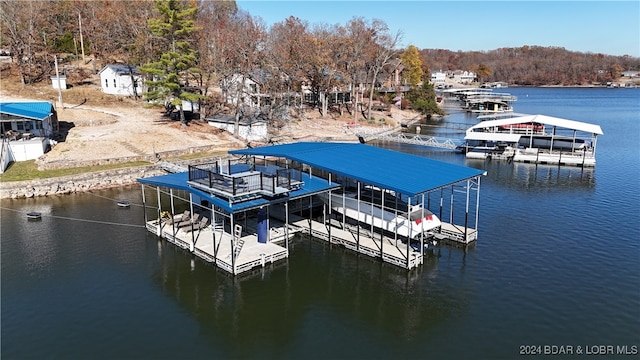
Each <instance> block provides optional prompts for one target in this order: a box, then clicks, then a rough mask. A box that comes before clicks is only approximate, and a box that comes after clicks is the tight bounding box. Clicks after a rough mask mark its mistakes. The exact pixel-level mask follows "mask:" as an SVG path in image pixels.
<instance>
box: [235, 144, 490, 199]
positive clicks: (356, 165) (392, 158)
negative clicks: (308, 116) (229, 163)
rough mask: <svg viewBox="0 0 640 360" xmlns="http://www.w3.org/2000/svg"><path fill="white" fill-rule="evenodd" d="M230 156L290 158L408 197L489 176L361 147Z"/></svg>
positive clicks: (284, 148)
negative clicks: (481, 176)
mask: <svg viewBox="0 0 640 360" xmlns="http://www.w3.org/2000/svg"><path fill="white" fill-rule="evenodd" d="M229 153H230V154H235V155H258V156H276V157H283V158H288V159H291V160H294V161H298V162H301V163H304V164H308V165H310V166H312V167H314V168H318V169H322V170H326V171H329V172H331V173H333V174H338V175H343V176H347V177H349V178H352V179H355V180H358V181H361V182H363V183H365V184H369V185H375V186H377V187H380V188H383V189H388V190H393V191H396V192H399V193H401V194H404V195H407V196H415V195H418V194H423V193H427V192H429V191H432V190H435V189H439V188H442V187H445V186H449V185H451V184H455V183H457V182H460V181H463V180H467V179H470V178H474V177H477V176H480V175H483V174H484V173H485V172H484V170H478V169H474V168H470V167H466V166H460V165H454V164H449V163H445V162H442V161H437V160H432V159H428V158H425V157H422V156H417V155H411V154H406V153H401V152H398V151H393V150H387V149H382V148H379V147H375V146H371V145H366V144H358V143H325V142H299V143H291V144H283V145H273V146H265V147H259V148H251V149H242V150H233V151H230V152H229Z"/></svg>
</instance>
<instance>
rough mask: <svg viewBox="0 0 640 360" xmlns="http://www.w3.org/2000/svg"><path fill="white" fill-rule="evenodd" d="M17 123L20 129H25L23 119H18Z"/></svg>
mask: <svg viewBox="0 0 640 360" xmlns="http://www.w3.org/2000/svg"><path fill="white" fill-rule="evenodd" d="M16 125H17V126H18V130H19V131H24V122H22V121H17V122H16Z"/></svg>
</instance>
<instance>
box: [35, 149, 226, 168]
mask: <svg viewBox="0 0 640 360" xmlns="http://www.w3.org/2000/svg"><path fill="white" fill-rule="evenodd" d="M228 149H229V148H221V147H220V145H205V146H198V147H190V148H187V149H179V150H170V151H161V152H157V153H155V154H147V155H137V156H127V157H120V158H109V159H96V160H84V161H66V160H58V161H51V162H45V161H43V160H42V159H38V160H36V164H37V165H38V170H54V169H67V168H74V167H83V166H99V165H110V164H125V163H128V162H134V161H148V162H150V163H154V162H156V161H158V160H160V159H167V158H173V157H178V156H181V155H190V154H197V153H202V152H220V154H226V152H227V150H228Z"/></svg>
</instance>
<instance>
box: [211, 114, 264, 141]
mask: <svg viewBox="0 0 640 360" xmlns="http://www.w3.org/2000/svg"><path fill="white" fill-rule="evenodd" d="M205 120H206V121H207V122H208V123H209V125H211V126H214V127H217V128H218V129H222V130H226V131H227V132H229V133H232V134H233V132H234V127H235V119H234V117H233V116H231V115H217V116H209V117H207V118H205ZM238 136H240V137H241V138H243V139H245V140H247V141H261V140H265V139H266V138H267V122H266V121H265V120H263V119H261V118H260V117H253V118H242V119H240V122H239V131H238Z"/></svg>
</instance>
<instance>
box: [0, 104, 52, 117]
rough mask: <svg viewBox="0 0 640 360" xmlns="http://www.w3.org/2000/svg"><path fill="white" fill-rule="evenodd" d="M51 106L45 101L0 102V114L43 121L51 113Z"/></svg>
mask: <svg viewBox="0 0 640 360" xmlns="http://www.w3.org/2000/svg"><path fill="white" fill-rule="evenodd" d="M53 111H54V109H53V105H52V104H51V103H50V102H47V101H30V102H1V103H0V113H2V114H8V115H14V116H19V117H24V118H29V119H35V120H44V119H46V118H47V116H49V115H51V114H52V113H53Z"/></svg>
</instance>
